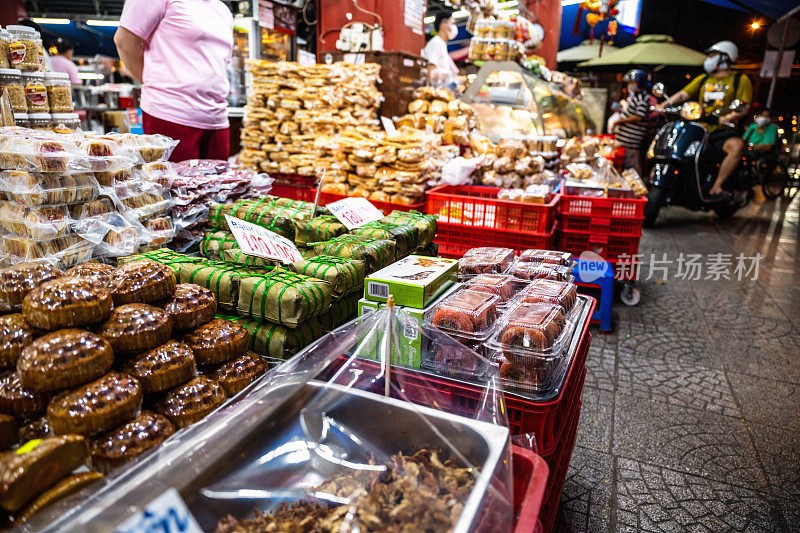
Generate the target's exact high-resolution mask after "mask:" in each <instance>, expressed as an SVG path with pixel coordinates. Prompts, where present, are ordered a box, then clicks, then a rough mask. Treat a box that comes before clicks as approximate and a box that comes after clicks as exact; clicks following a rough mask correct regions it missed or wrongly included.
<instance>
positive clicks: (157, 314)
mask: <svg viewBox="0 0 800 533" xmlns="http://www.w3.org/2000/svg"><path fill="white" fill-rule="evenodd" d="M99 332H100V335H102V336H103V337H105V338H106V339H107V340H108V342H110V343H111V346H112V348H114V353H115V354H117V355H118V356H119V355H126V354H132V353H139V352H143V351H145V350H149V349H151V348H155V347H156V346H160V345H162V344H164V343H165V342H167V339H169V336H170V335H172V319H171V318H170V317H169V315H168V314H167V313H166V312H164V310H162V309H159V308H158V307H153V306H152V305H147V304H126V305H122V306H120V307H117V308H116V309H114V312H112V313H111V316H110V317H109V318H108V321H107V322H106V323H105V324H103V325H102V326H101V327H100V330H99Z"/></svg>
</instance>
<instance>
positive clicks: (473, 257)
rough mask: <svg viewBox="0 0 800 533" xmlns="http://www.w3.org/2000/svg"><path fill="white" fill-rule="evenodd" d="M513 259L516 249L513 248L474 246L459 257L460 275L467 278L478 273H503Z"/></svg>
mask: <svg viewBox="0 0 800 533" xmlns="http://www.w3.org/2000/svg"><path fill="white" fill-rule="evenodd" d="M513 260H514V250H512V249H511V248H493V247H482V248H472V249H471V250H468V251H467V253H465V254H464V256H463V257H462V258H461V259H459V261H458V276H459V277H460V278H462V279H466V278H471V277H474V276H476V275H478V274H492V273H494V274H502V273H505V271H506V270H508V267H509V265H511V262H512V261H513Z"/></svg>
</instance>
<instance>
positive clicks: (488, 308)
mask: <svg viewBox="0 0 800 533" xmlns="http://www.w3.org/2000/svg"><path fill="white" fill-rule="evenodd" d="M499 301H500V297H499V296H497V295H496V294H489V293H485V292H477V291H472V290H468V289H461V290H458V291H456V292H454V293H453V294H451V295H450V296H448V297H447V298H445V299H444V300H443V301H442V302H440V303H438V304H437V305H436V307H435V311H434V312H433V313H432V314H431V318H430V322H429V324H430V325H432V326H434V327H437V328H439V329H441V330H442V331H445V332H447V333H453V334H456V335H458V336H460V337H463V338H466V339H476V340H480V339H486V338H488V337H489V335H490V334H491V332H492V326H494V323H495V321H496V320H497V316H498V315H497V304H498V302H499ZM426 321H427V319H426Z"/></svg>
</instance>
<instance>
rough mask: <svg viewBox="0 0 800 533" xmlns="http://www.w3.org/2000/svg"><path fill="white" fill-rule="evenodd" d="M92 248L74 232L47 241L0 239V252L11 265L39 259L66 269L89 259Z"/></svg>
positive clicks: (8, 237)
mask: <svg viewBox="0 0 800 533" xmlns="http://www.w3.org/2000/svg"><path fill="white" fill-rule="evenodd" d="M93 249H94V247H93V246H92V244H91V243H90V242H88V241H86V240H84V239H82V238H81V237H80V236H78V235H74V234H70V235H66V236H64V237H57V238H55V239H51V240H48V241H41V240H36V239H31V238H30V237H12V236H6V237H3V238H2V239H0V253H2V254H3V255H4V260H5V262H6V263H8V264H12V265H15V264H17V263H23V262H25V261H33V260H40V259H41V260H44V261H47V262H49V263H51V264H54V265H56V266H58V267H60V268H62V269H66V268H70V267H73V266H75V265H77V264H79V263H84V262H86V261H88V260H89V259H91V258H92V253H93Z"/></svg>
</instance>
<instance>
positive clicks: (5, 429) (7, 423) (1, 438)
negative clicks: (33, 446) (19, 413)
mask: <svg viewBox="0 0 800 533" xmlns="http://www.w3.org/2000/svg"><path fill="white" fill-rule="evenodd" d="M17 442H19V428H18V427H17V419H16V418H14V417H13V416H11V415H0V450H8V449H10V448H11V447H12V446H14V445H15V444H16V443H17Z"/></svg>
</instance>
